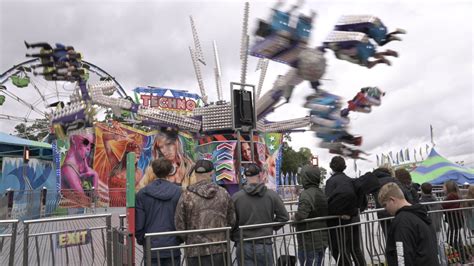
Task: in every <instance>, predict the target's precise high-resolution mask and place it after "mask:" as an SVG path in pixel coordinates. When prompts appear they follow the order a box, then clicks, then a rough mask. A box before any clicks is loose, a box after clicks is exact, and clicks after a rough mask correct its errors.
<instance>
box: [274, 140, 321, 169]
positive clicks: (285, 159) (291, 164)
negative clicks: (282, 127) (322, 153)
mask: <svg viewBox="0 0 474 266" xmlns="http://www.w3.org/2000/svg"><path fill="white" fill-rule="evenodd" d="M311 157H313V154H312V153H311V150H310V149H309V148H306V147H303V148H300V149H299V151H295V150H293V148H292V147H291V146H289V145H288V142H285V141H284V142H283V152H282V163H281V171H280V173H281V174H284V175H286V174H287V173H297V172H298V169H299V168H300V167H302V166H304V165H307V164H310V163H311Z"/></svg>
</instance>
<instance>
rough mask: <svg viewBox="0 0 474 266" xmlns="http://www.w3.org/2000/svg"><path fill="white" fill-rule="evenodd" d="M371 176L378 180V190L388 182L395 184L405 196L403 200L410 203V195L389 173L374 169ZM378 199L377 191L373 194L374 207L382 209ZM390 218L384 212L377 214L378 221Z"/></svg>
mask: <svg viewBox="0 0 474 266" xmlns="http://www.w3.org/2000/svg"><path fill="white" fill-rule="evenodd" d="M373 174H374V175H375V176H377V178H378V179H379V183H380V188H381V187H383V186H384V185H385V184H388V183H390V182H393V183H396V184H397V185H398V186H399V187H400V189H401V190H402V192H403V195H404V196H405V199H406V200H407V201H408V202H411V201H410V199H411V195H410V194H409V192H408V191H407V190H406V188H405V186H403V185H402V183H400V181H399V180H398V179H396V178H395V177H393V176H391V175H390V173H389V172H385V171H380V169H375V170H374V171H373ZM379 190H380V189H379ZM378 197H379V191H377V192H375V194H374V198H375V206H376V207H377V209H379V208H383V207H382V205H380V203H379V200H378ZM390 216H391V215H390V214H389V213H388V212H387V211H386V210H383V211H379V212H377V217H378V218H379V219H383V218H387V217H390Z"/></svg>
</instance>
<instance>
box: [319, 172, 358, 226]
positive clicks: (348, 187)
mask: <svg viewBox="0 0 474 266" xmlns="http://www.w3.org/2000/svg"><path fill="white" fill-rule="evenodd" d="M325 193H326V197H327V198H328V208H329V215H349V216H351V217H353V216H357V215H358V207H359V206H358V203H359V199H358V197H357V194H356V192H355V188H354V184H353V183H352V179H351V178H350V177H348V176H347V175H345V174H344V173H335V174H334V175H332V176H331V177H330V178H329V179H328V181H327V182H326V188H325Z"/></svg>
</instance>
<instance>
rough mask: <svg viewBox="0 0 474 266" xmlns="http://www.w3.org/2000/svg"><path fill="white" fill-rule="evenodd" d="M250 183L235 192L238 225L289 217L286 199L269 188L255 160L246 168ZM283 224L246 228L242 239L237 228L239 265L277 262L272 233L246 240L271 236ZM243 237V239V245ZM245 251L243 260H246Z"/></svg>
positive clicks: (245, 172) (236, 239)
mask: <svg viewBox="0 0 474 266" xmlns="http://www.w3.org/2000/svg"><path fill="white" fill-rule="evenodd" d="M244 175H245V176H246V178H247V184H246V185H245V186H244V187H243V188H242V190H240V191H239V192H237V193H235V194H234V195H233V196H232V200H233V201H234V206H235V213H236V215H237V223H236V224H237V225H238V226H242V225H251V224H264V223H272V222H286V221H288V219H289V216H288V212H287V211H286V208H285V205H284V204H283V201H282V200H281V198H280V197H279V196H278V194H277V193H276V192H275V191H273V190H270V189H267V187H266V186H265V184H263V183H261V182H260V180H263V179H264V178H263V176H262V175H263V173H262V171H261V170H260V167H258V165H256V164H255V163H251V164H248V165H247V166H246V168H245V170H244ZM279 228H281V227H271V226H270V227H264V228H261V227H260V228H257V229H253V230H251V229H248V230H243V232H242V236H243V239H240V231H239V230H240V229H239V228H238V227H236V228H234V230H233V234H232V240H234V241H235V244H236V249H237V262H238V265H245V266H252V265H273V264H274V258H273V250H272V240H271V237H268V238H265V239H259V240H255V241H247V242H246V241H244V240H245V239H247V238H253V237H261V236H271V235H273V230H278V229H279ZM241 241H243V246H241V245H242V243H241ZM242 252H243V261H242Z"/></svg>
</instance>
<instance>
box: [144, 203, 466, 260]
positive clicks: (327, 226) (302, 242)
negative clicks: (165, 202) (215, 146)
mask: <svg viewBox="0 0 474 266" xmlns="http://www.w3.org/2000/svg"><path fill="white" fill-rule="evenodd" d="M455 202H458V203H461V204H464V205H466V206H465V207H459V208H455V209H437V210H433V208H432V207H430V209H431V210H430V211H429V212H428V214H429V216H430V217H431V219H432V220H440V224H441V226H440V227H439V228H438V229H436V232H437V233H436V237H437V242H438V254H439V259H440V262H441V263H442V265H447V264H451V263H473V262H474V228H471V227H469V225H468V222H467V221H470V220H469V219H474V218H473V217H474V200H458V201H445V202H430V203H423V205H427V206H441V205H442V204H445V203H455ZM467 203H469V204H472V205H470V206H467V205H469V204H467ZM287 204H288V205H292V204H294V203H292V202H290V203H287ZM382 210H383V209H372V210H367V211H365V212H363V213H361V214H360V216H359V218H360V220H359V221H357V220H354V219H353V220H350V221H349V220H344V219H342V217H338V216H328V217H318V218H312V219H307V220H303V221H301V222H294V221H289V222H286V223H268V224H257V225H246V226H241V227H240V228H239V230H238V231H229V232H228V233H227V231H226V230H227V228H217V229H211V230H222V232H226V234H229V236H230V239H229V238H226V239H225V240H223V241H220V242H216V243H200V244H194V245H180V246H178V245H175V246H171V247H155V248H151V243H152V242H151V238H152V237H156V236H161V237H163V236H176V237H181V238H185V237H186V236H187V235H190V234H203V233H206V231H205V230H192V231H179V232H164V233H153V234H146V235H145V238H146V239H147V240H146V241H147V243H146V245H145V247H144V252H145V254H146V256H145V257H146V258H147V259H146V261H145V265H151V264H150V263H151V262H152V261H151V254H152V253H153V252H154V253H155V256H154V258H158V259H159V258H160V257H163V256H160V254H164V252H166V251H169V250H171V249H173V250H177V249H179V250H180V251H181V252H182V254H185V255H184V257H182V258H181V265H188V263H187V256H186V250H187V249H189V248H192V247H196V246H201V247H202V246H206V245H207V246H212V245H216V244H217V245H219V244H221V245H223V246H225V248H226V253H225V256H229V255H230V261H231V262H232V263H231V265H248V264H255V265H257V264H258V265H295V264H294V263H296V262H297V261H300V262H301V261H306V262H308V261H309V262H312V261H313V262H314V263H315V265H318V263H321V265H334V264H336V265H354V264H355V265H383V264H384V263H386V260H385V243H386V233H387V232H388V226H389V224H390V221H391V220H392V219H393V217H390V216H389V217H386V218H379V217H378V213H379V212H380V211H382ZM312 223H319V226H316V228H315V227H311V226H310V227H305V226H306V225H310V224H312ZM265 228H271V230H270V233H268V232H267V233H262V232H263V230H264V229H265ZM305 228H312V229H305ZM206 230H207V229H206ZM247 233H250V234H247ZM234 240H235V242H234V243H233V244H232V243H230V242H231V241H234ZM323 246H324V247H323ZM321 247H323V248H321ZM326 247H328V248H326ZM175 252H176V251H175ZM318 259H319V261H318ZM227 260H229V258H228V259H227ZM203 261H204V260H203ZM197 265H210V264H204V263H198V264H197Z"/></svg>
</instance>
